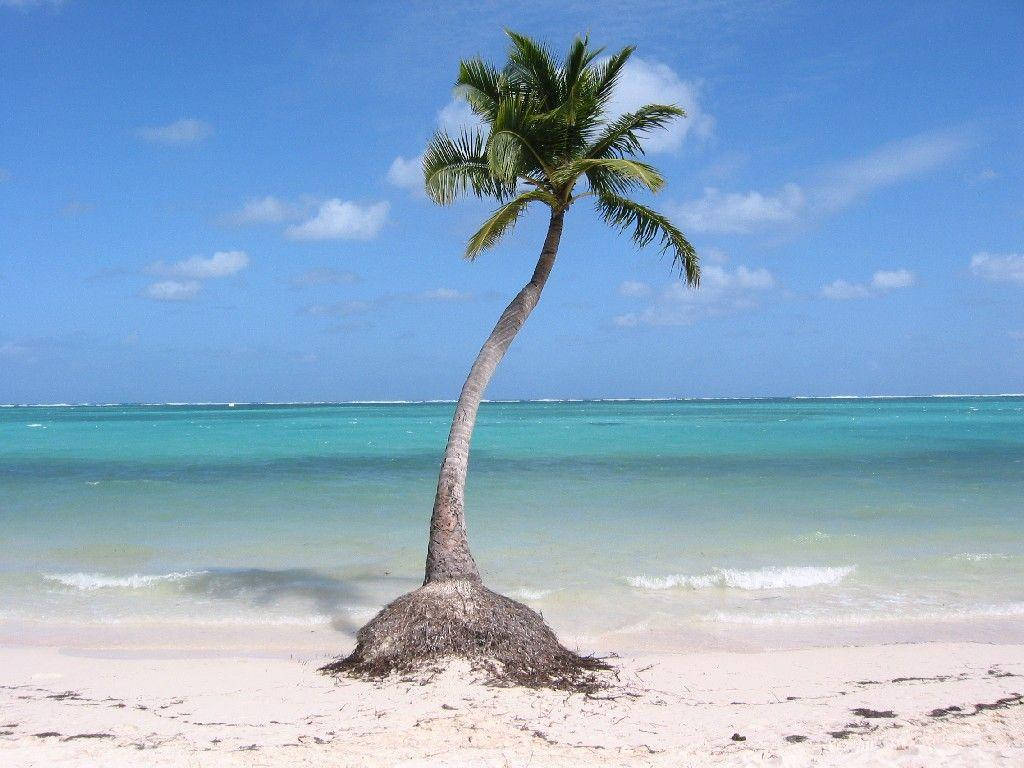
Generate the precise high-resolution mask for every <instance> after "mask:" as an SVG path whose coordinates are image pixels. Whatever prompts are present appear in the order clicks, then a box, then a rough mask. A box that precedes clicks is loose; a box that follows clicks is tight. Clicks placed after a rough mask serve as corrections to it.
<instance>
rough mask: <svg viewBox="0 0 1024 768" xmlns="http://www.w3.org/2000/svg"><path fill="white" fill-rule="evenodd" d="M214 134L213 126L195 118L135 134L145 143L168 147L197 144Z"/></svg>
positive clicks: (139, 129)
mask: <svg viewBox="0 0 1024 768" xmlns="http://www.w3.org/2000/svg"><path fill="white" fill-rule="evenodd" d="M212 133H213V126H211V125H210V124H209V123H204V122H203V121H202V120H197V119H196V118H194V117H185V118H182V119H181V120H176V121H174V122H173V123H168V124H167V125H154V126H145V127H142V128H138V129H136V131H135V134H136V135H137V136H138V137H139V138H140V139H142V140H144V141H148V142H151V143H153V144H166V145H168V146H184V145H187V144H196V143H198V142H200V141H202V140H203V139H206V138H208V137H209V136H210V135H211V134H212Z"/></svg>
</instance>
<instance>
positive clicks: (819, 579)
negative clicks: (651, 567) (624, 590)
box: [626, 565, 856, 590]
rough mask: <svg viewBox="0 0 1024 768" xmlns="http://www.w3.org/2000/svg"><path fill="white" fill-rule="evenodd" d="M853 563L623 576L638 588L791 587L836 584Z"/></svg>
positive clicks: (715, 569)
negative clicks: (692, 574)
mask: <svg viewBox="0 0 1024 768" xmlns="http://www.w3.org/2000/svg"><path fill="white" fill-rule="evenodd" d="M855 568H856V566H853V565H847V566H841V567H835V566H816V565H806V566H785V567H781V568H758V569H757V570H750V571H743V570H739V569H736V568H714V569H713V570H712V572H711V573H703V574H699V575H696V576H690V575H686V574H672V575H669V576H646V575H640V576H630V577H628V578H627V579H626V581H627V582H628V583H629V585H630V586H632V587H636V588H637V589H673V588H675V587H685V588H687V589H708V588H711V587H729V588H731V589H745V590H759V589H794V588H799V587H816V586H821V585H824V584H838V583H839V582H840V581H842V580H843V579H845V578H846V577H847V576H849V575H850V574H851V573H853V571H854V569H855Z"/></svg>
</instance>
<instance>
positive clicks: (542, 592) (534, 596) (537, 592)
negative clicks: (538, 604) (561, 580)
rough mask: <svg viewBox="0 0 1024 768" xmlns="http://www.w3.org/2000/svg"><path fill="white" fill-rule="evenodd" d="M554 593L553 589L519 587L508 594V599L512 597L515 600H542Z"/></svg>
mask: <svg viewBox="0 0 1024 768" xmlns="http://www.w3.org/2000/svg"><path fill="white" fill-rule="evenodd" d="M552 592H554V590H553V589H530V588H529V587H520V588H519V589H514V590H512V591H511V592H509V593H508V594H509V597H514V598H516V599H517V600H542V599H544V598H545V597H547V596H548V595H550V594H551V593H552Z"/></svg>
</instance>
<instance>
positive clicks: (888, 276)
mask: <svg viewBox="0 0 1024 768" xmlns="http://www.w3.org/2000/svg"><path fill="white" fill-rule="evenodd" d="M914 281H915V277H914V273H913V272H911V271H910V270H909V269H894V270H892V271H887V270H884V269H881V270H879V271H878V272H875V274H874V275H872V276H871V287H872V288H875V289H876V290H879V291H892V290H895V289H897V288H909V287H910V286H912V285H913V284H914Z"/></svg>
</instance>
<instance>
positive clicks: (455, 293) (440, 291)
mask: <svg viewBox="0 0 1024 768" xmlns="http://www.w3.org/2000/svg"><path fill="white" fill-rule="evenodd" d="M419 298H421V299H423V300H424V301H470V300H472V299H473V298H474V296H473V294H472V293H466V292H465V291H460V290H457V289H455V288H434V289H433V290H429V291H423V293H421V294H419Z"/></svg>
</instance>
